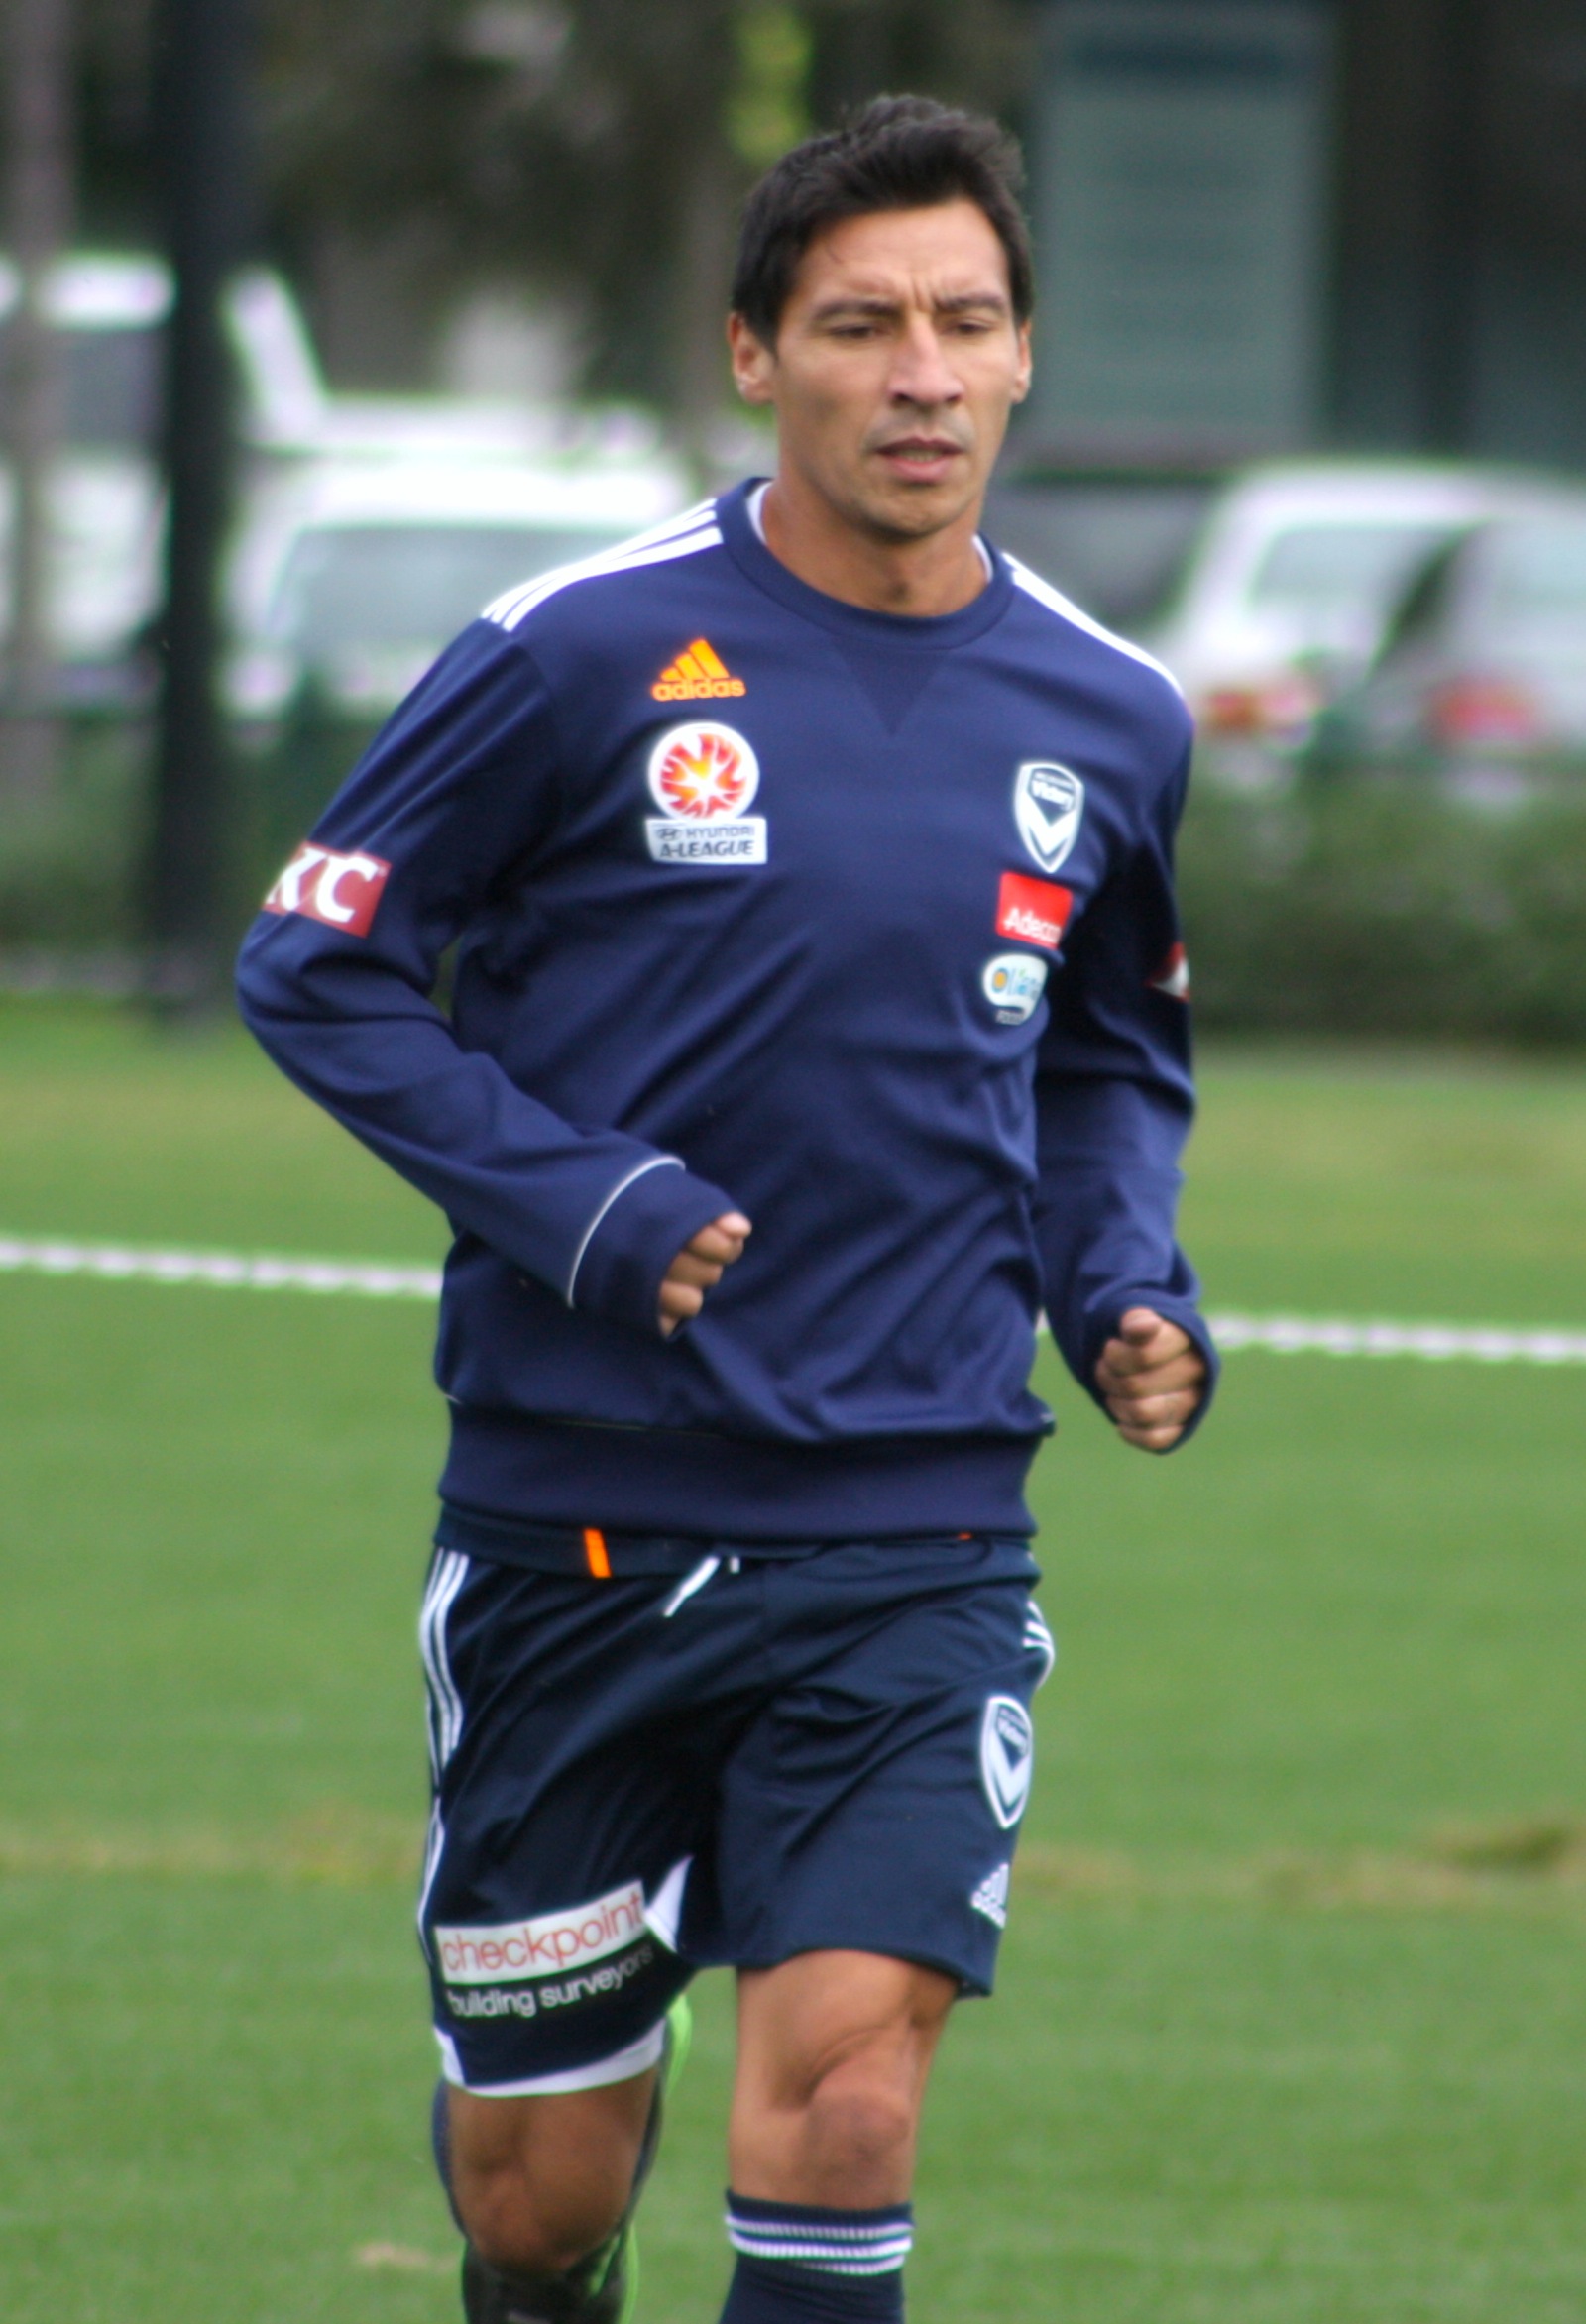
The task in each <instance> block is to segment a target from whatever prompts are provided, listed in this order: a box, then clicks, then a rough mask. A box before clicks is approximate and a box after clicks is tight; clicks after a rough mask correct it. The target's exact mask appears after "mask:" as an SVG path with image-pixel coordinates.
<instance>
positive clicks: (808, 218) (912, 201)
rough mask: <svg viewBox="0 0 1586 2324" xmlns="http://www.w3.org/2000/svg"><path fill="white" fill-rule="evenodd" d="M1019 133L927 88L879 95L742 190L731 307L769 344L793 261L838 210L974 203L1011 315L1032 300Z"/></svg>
mask: <svg viewBox="0 0 1586 2324" xmlns="http://www.w3.org/2000/svg"><path fill="white" fill-rule="evenodd" d="M1023 184H1024V162H1023V158H1022V156H1021V154H1020V152H1019V147H1018V143H1017V141H1016V140H1015V139H1014V138H1013V137H1012V136H1011V135H1010V134H1009V132H1008V131H1007V130H1005V129H1003V128H1002V127H1001V126H1000V125H999V124H998V123H997V122H995V121H991V120H988V119H987V118H986V117H985V116H984V115H983V114H979V113H961V112H958V111H956V110H955V109H954V108H952V107H951V106H948V105H939V104H937V103H936V102H935V101H934V99H932V98H930V97H876V98H874V99H873V100H872V101H871V102H870V103H869V104H868V105H866V106H865V107H864V109H863V111H862V112H860V113H856V114H853V115H852V116H850V119H849V120H847V121H846V122H845V123H844V124H843V126H842V128H840V129H837V130H834V131H832V132H831V134H830V135H829V136H826V137H812V138H808V139H806V141H805V142H804V144H803V145H801V146H795V147H794V148H793V149H792V151H791V152H790V153H786V154H784V155H783V156H782V159H781V160H780V161H779V162H777V163H774V164H773V165H772V166H771V168H770V169H768V170H767V172H766V174H765V175H764V176H763V177H762V178H761V179H760V182H759V184H758V185H757V186H756V187H755V188H754V191H753V192H752V193H751V194H750V195H749V198H748V202H747V205H746V207H745V209H744V212H743V224H742V228H741V230H740V232H739V235H738V245H737V263H736V267H735V268H734V271H733V311H734V313H735V314H739V315H741V316H742V318H743V320H744V322H746V323H747V325H748V327H749V329H750V330H751V331H752V332H753V333H754V336H755V337H756V339H758V340H760V341H761V342H762V344H763V345H765V346H767V347H769V346H771V345H772V344H773V343H774V341H775V338H776V333H777V326H778V325H779V324H780V322H781V320H782V313H783V310H784V308H785V307H786V305H787V302H788V298H789V296H790V295H791V293H792V289H793V277H794V276H795V275H796V274H797V272H798V265H799V261H800V259H801V258H802V257H803V256H804V253H805V252H806V251H807V250H808V248H809V246H810V244H811V243H812V242H813V241H814V239H815V237H816V236H817V235H818V234H820V233H822V232H823V231H824V230H825V229H826V228H827V227H828V226H835V225H836V224H837V223H838V221H839V220H840V219H842V218H862V217H867V216H869V215H871V214H872V213H873V212H875V211H877V210H923V209H931V208H934V207H935V206H936V204H937V203H939V202H952V201H971V202H974V203H975V204H976V205H977V206H978V208H980V209H981V210H983V211H984V213H985V216H986V218H987V220H988V221H989V222H990V224H991V225H992V227H994V228H995V230H996V235H997V239H998V240H999V241H1000V243H1001V245H1002V249H1003V252H1004V255H1005V256H1006V258H1007V262H1008V288H1009V292H1010V294H1011V297H1012V301H1013V315H1014V320H1015V321H1016V322H1020V323H1022V322H1025V321H1026V320H1027V319H1028V317H1029V314H1030V311H1031V309H1032V307H1033V306H1034V304H1035V267H1034V263H1033V261H1032V259H1031V255H1030V229H1029V225H1028V223H1027V222H1026V219H1025V215H1024V210H1023V207H1022V204H1021V202H1020V198H1019V197H1020V193H1021V190H1022V188H1023Z"/></svg>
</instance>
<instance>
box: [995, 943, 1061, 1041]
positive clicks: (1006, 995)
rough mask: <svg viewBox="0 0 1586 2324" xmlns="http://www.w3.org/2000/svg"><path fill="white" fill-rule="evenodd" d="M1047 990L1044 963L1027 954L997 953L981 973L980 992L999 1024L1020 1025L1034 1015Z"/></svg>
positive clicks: (1045, 966)
mask: <svg viewBox="0 0 1586 2324" xmlns="http://www.w3.org/2000/svg"><path fill="white" fill-rule="evenodd" d="M1046 989H1047V964H1046V962H1045V961H1044V960H1032V959H1031V957H1030V955H1029V953H1028V952H998V954H997V955H996V957H995V959H993V960H988V961H987V962H986V964H985V966H984V967H983V968H982V969H981V971H980V990H981V991H982V992H983V993H984V995H985V997H986V999H987V1000H988V1001H989V1002H990V1003H991V1006H992V1008H993V1009H995V1011H996V1013H997V1023H998V1024H999V1025H1023V1024H1024V1023H1025V1022H1026V1021H1027V1020H1028V1019H1029V1018H1031V1017H1033V1016H1034V1015H1035V1012H1036V1009H1037V1007H1038V1006H1039V1004H1040V1000H1041V995H1042V994H1043V993H1044V992H1045V991H1046Z"/></svg>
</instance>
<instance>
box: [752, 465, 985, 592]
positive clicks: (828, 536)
mask: <svg viewBox="0 0 1586 2324" xmlns="http://www.w3.org/2000/svg"><path fill="white" fill-rule="evenodd" d="M979 520H980V502H979V500H978V499H976V500H975V501H974V502H973V503H972V505H971V506H969V507H968V508H966V509H965V510H964V511H963V515H962V516H957V517H955V518H954V519H953V521H952V523H951V524H947V525H944V526H943V527H942V529H941V531H940V532H931V533H926V534H924V535H922V536H920V537H918V538H909V537H906V536H905V537H899V536H897V535H895V534H886V533H879V532H869V531H866V530H864V529H862V528H861V527H860V526H859V525H858V524H856V523H855V522H854V520H853V519H852V518H851V517H850V516H847V515H845V514H844V513H843V512H842V511H841V510H839V509H837V508H834V507H833V505H832V503H831V501H830V500H828V499H826V498H824V497H823V496H822V495H820V494H818V493H814V492H811V491H810V490H809V489H808V487H807V486H805V485H804V483H803V480H802V479H801V478H800V477H799V476H798V475H797V473H796V472H794V473H791V474H790V473H789V472H788V470H787V469H786V468H782V469H779V470H778V472H777V476H776V480H775V482H774V483H773V484H772V486H771V489H770V491H769V492H768V493H767V494H766V496H765V498H764V500H763V502H762V503H761V508H760V521H761V523H762V524H763V526H764V528H765V545H766V547H767V548H768V549H769V550H770V552H771V554H772V556H773V557H775V558H776V559H777V561H778V563H779V564H782V565H785V566H786V567H787V568H788V571H789V572H790V573H796V574H797V575H798V578H799V579H800V581H805V582H808V583H809V585H810V587H811V589H818V590H820V591H821V592H822V593H823V595H824V596H826V597H830V598H839V599H841V600H842V602H843V603H844V604H845V605H849V606H862V607H864V608H865V609H866V610H867V611H869V612H872V613H912V614H914V615H916V616H917V617H927V616H930V615H932V614H941V613H957V612H958V611H959V610H960V609H961V608H963V607H964V606H967V605H970V604H972V603H973V601H974V600H975V599H976V598H977V597H978V596H979V594H980V592H981V590H983V589H984V587H985V585H986V569H985V564H984V561H983V559H982V557H981V554H980V551H979V549H978V547H977V546H976V543H975V532H976V529H977V527H978V524H979Z"/></svg>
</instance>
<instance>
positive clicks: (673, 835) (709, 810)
mask: <svg viewBox="0 0 1586 2324" xmlns="http://www.w3.org/2000/svg"><path fill="white" fill-rule="evenodd" d="M649 787H650V797H651V798H652V799H653V800H654V802H655V804H656V806H657V807H658V808H660V809H661V811H662V812H661V814H660V815H658V816H649V817H646V819H645V824H644V835H645V837H646V839H647V840H648V841H649V850H650V854H651V855H652V856H653V857H654V859H655V861H656V862H657V863H763V862H764V861H765V818H764V817H763V816H759V815H745V814H744V813H743V810H744V809H745V808H746V807H748V806H749V805H751V803H752V801H753V799H754V795H755V793H756V792H757V791H758V789H759V787H760V762H759V760H758V759H757V758H756V757H755V755H754V750H753V747H752V745H751V744H750V743H749V742H748V741H747V740H746V738H745V737H744V736H743V735H741V734H739V733H738V732H737V730H736V727H733V726H718V725H716V724H714V723H708V722H707V723H701V724H698V725H689V726H671V727H668V729H667V731H666V732H665V733H664V734H663V735H662V736H661V738H660V740H659V741H658V742H657V743H656V745H655V747H654V749H653V750H652V751H651V752H650V763H649Z"/></svg>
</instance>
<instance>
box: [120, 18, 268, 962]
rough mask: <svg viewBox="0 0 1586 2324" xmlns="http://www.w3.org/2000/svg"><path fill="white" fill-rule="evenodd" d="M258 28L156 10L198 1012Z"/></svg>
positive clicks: (171, 569)
mask: <svg viewBox="0 0 1586 2324" xmlns="http://www.w3.org/2000/svg"><path fill="white" fill-rule="evenodd" d="M248 30H249V27H248V0H160V4H159V8H158V12H157V16H156V28H155V39H156V44H157V46H156V55H155V92H156V94H155V112H156V132H157V135H156V150H157V152H158V154H159V155H160V157H161V162H162V166H163V172H164V195H165V219H166V248H167V252H168V255H169V258H170V266H171V271H172V275H173V277H174V281H175V303H174V307H173V309H172V313H171V318H170V332H169V338H168V353H167V360H166V384H165V472H166V480H167V489H168V494H169V519H168V522H169V532H168V538H167V549H166V602H165V614H164V620H163V624H162V645H163V649H164V663H165V668H164V685H163V687H162V692H161V704H160V723H159V740H158V747H157V753H156V764H155V795H154V814H153V818H152V823H151V830H150V837H149V853H148V859H147V867H146V877H145V884H144V926H145V935H146V939H147V941H148V944H149V948H150V954H151V962H150V968H151V978H152V986H153V990H154V993H155V996H156V998H157V1000H160V1001H161V1002H163V1003H164V1004H166V1005H167V1006H174V1007H187V1008H202V1007H205V1006H207V1005H212V1004H213V1003H214V1002H215V1000H216V999H217V998H218V995H219V991H220V986H221V966H222V964H221V958H220V947H221V944H222V942H223V940H224V935H225V927H226V909H225V905H226V841H227V816H226V791H227V781H226V760H227V752H226V736H225V728H224V720H223V718H222V714H221V708H220V701H219V687H218V679H219V668H220V657H221V652H222V648H223V644H224V625H223V611H222V606H221V581H222V571H223V563H224V558H225V551H226V541H227V534H228V531H229V527H230V520H231V498H232V473H233V465H234V428H233V379H232V368H231V362H230V357H229V353H228V349H227V343H226V328H225V314H224V300H225V293H226V285H227V282H228V279H229V278H230V277H231V275H232V273H233V272H234V270H235V268H236V266H237V264H238V262H239V259H240V258H241V256H242V253H243V243H244V235H245V218H246V205H247V154H248V140H247V136H246V128H247V122H246V113H247V104H246V68H247V56H248Z"/></svg>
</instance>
